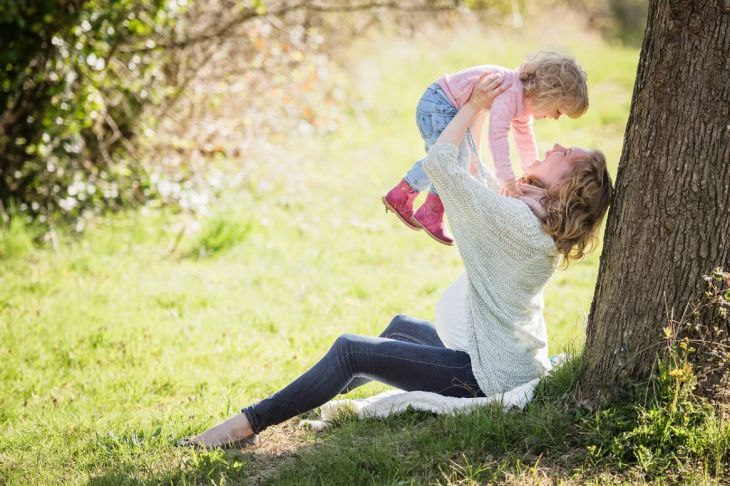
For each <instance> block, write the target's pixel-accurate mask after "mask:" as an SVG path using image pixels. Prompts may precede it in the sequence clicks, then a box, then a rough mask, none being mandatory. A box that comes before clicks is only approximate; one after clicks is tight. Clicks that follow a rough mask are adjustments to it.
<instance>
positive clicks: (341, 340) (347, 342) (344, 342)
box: [332, 334, 359, 354]
mask: <svg viewBox="0 0 730 486" xmlns="http://www.w3.org/2000/svg"><path fill="white" fill-rule="evenodd" d="M358 338H359V336H357V335H356V334H341V335H340V336H338V337H337V339H335V342H334V343H333V344H332V351H334V352H336V353H338V354H347V352H348V351H349V350H350V349H352V347H353V344H355V343H356V342H357V341H358Z"/></svg>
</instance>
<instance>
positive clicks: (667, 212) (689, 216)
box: [579, 0, 730, 405]
mask: <svg viewBox="0 0 730 486" xmlns="http://www.w3.org/2000/svg"><path fill="white" fill-rule="evenodd" d="M729 142H730V0H700V1H691V2H687V1H680V0H651V2H650V5H649V16H648V19H647V27H646V32H645V35H644V42H643V45H642V49H641V56H640V59H639V67H638V72H637V77H636V84H635V86H634V93H633V98H632V102H631V112H630V116H629V121H628V124H627V126H626V133H625V135H624V146H623V152H622V155H621V159H620V161H619V168H618V176H617V178H616V197H615V199H614V201H613V204H612V207H611V210H610V211H609V216H608V221H607V224H606V231H605V239H604V249H603V254H602V255H601V263H600V269H599V277H598V281H597V284H596V290H595V295H594V300H593V304H592V305H591V311H590V315H589V319H588V329H587V336H586V346H585V353H584V361H583V369H582V374H581V379H580V382H579V396H580V397H581V398H582V399H583V400H585V401H586V402H587V403H590V404H593V405H596V404H598V403H600V402H601V401H604V400H614V399H620V398H621V395H622V392H624V391H626V387H627V386H628V385H629V383H632V382H637V381H638V382H641V381H644V380H646V379H647V378H648V377H649V376H650V373H651V370H652V367H653V363H654V360H655V357H656V355H657V351H658V349H659V344H660V342H661V330H662V329H663V327H664V326H666V325H667V322H668V316H673V317H674V319H677V318H679V316H680V315H681V313H682V312H683V310H684V309H685V308H686V305H687V303H688V301H690V299H692V298H693V297H697V296H698V295H699V294H698V293H699V292H701V289H702V288H703V286H704V283H703V282H702V280H701V277H702V275H705V274H708V273H710V272H711V271H712V269H713V268H715V267H718V266H724V267H726V268H727V267H728V266H730V249H729V248H728V247H729V243H730V148H729V145H730V144H729Z"/></svg>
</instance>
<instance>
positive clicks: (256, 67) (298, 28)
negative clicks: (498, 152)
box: [0, 0, 646, 230]
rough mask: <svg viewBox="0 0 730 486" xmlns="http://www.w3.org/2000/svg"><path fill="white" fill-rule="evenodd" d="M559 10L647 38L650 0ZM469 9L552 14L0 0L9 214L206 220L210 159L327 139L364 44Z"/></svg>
mask: <svg viewBox="0 0 730 486" xmlns="http://www.w3.org/2000/svg"><path fill="white" fill-rule="evenodd" d="M553 3H554V4H562V5H568V6H569V7H570V8H572V9H575V10H577V11H580V12H582V13H583V15H584V16H586V18H587V19H588V20H589V22H590V23H591V24H592V25H595V26H598V27H600V28H601V29H603V30H604V31H605V32H607V33H610V34H611V35H617V36H619V37H621V38H626V39H631V38H634V39H635V38H636V35H635V34H636V31H637V25H640V26H641V27H638V31H639V32H640V29H641V28H642V27H643V19H642V15H641V11H642V9H645V8H646V6H645V2H644V1H640V0H556V1H555V2H553ZM463 8H469V9H472V10H473V12H474V14H475V15H477V16H478V17H479V16H481V17H480V18H481V19H483V21H484V22H485V23H490V24H492V25H495V24H497V25H499V24H502V23H504V24H509V23H511V24H513V25H519V24H520V23H521V22H522V15H523V14H528V15H533V14H535V12H536V11H538V9H541V8H545V5H543V4H542V3H541V4H540V5H537V4H535V3H532V2H526V1H523V2H518V1H516V0H512V1H508V0H468V1H466V2H463V3H462V2H460V1H459V0H413V1H411V2H388V1H378V0H373V1H363V2H355V1H345V0H332V1H330V2H305V1H302V2H285V1H276V0H268V1H262V0H212V1H210V2H189V1H188V0H121V1H118V0H58V1H50V0H45V1H44V0H19V1H16V0H1V1H0V45H1V46H2V47H3V48H2V49H0V67H1V68H2V69H0V73H1V74H0V110H2V112H1V113H0V217H2V219H3V220H4V222H5V223H6V224H7V223H8V221H9V218H10V215H11V214H22V215H25V217H26V219H27V220H31V219H33V220H37V221H40V222H41V223H46V224H47V223H53V222H55V221H59V220H66V221H70V222H73V223H75V227H76V229H78V230H81V229H83V228H84V226H85V224H86V221H88V219H89V217H90V216H91V215H93V214H95V213H100V212H102V211H104V210H107V209H120V208H122V207H126V206H133V205H137V204H141V203H146V204H169V203H172V204H173V205H175V206H177V207H179V208H182V209H186V210H193V211H199V210H201V209H204V208H205V205H206V204H207V202H208V201H209V200H210V198H211V196H214V195H215V194H216V193H218V191H219V190H220V189H221V187H222V185H223V184H224V182H225V180H224V178H223V177H222V174H221V173H220V172H219V171H218V170H217V168H216V167H214V166H213V165H211V164H210V160H211V159H215V158H216V157H221V156H223V157H224V158H230V157H239V158H244V159H245V158H246V156H247V153H248V152H250V151H253V150H262V148H261V147H262V145H265V144H266V143H280V142H281V140H282V139H283V138H285V137H289V136H291V134H292V133H294V132H296V133H309V134H315V133H316V134H323V133H327V132H329V131H331V130H333V129H334V128H336V127H337V125H338V123H339V121H340V120H341V118H342V116H343V115H346V114H347V112H348V110H353V109H354V110H357V107H358V103H359V102H358V100H357V97H355V98H352V97H348V96H347V95H346V94H345V92H346V90H345V89H343V86H342V82H341V78H338V77H337V74H336V72H337V69H336V68H335V66H336V65H338V64H341V63H342V61H343V57H345V56H346V54H345V53H346V49H347V47H348V46H349V45H351V43H352V41H353V40H354V39H358V38H360V37H362V36H363V34H364V33H365V32H366V31H371V30H377V31H379V32H381V33H382V34H384V35H385V34H387V33H389V32H390V33H393V32H398V34H399V35H403V34H406V35H411V34H412V33H413V32H415V31H416V30H417V29H419V28H421V27H422V26H423V25H425V24H427V23H428V22H438V23H441V24H442V25H448V24H449V23H453V22H458V18H459V15H460V12H461V11H462V9H463ZM353 13H356V14H357V15H354V14H353ZM414 14H416V15H414ZM537 14H538V15H539V12H538V13H537ZM637 20H638V22H639V24H637ZM632 32H633V33H632Z"/></svg>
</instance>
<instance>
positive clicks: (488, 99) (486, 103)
mask: <svg viewBox="0 0 730 486" xmlns="http://www.w3.org/2000/svg"><path fill="white" fill-rule="evenodd" d="M510 86H512V83H505V82H504V76H502V75H501V74H495V73H484V74H482V76H481V77H480V78H479V81H477V82H476V83H475V84H474V86H473V87H472V89H471V95H469V100H468V101H467V103H469V104H470V105H472V106H473V107H475V108H476V109H477V110H488V109H490V108H491V107H492V102H493V101H494V98H496V97H497V95H499V94H502V93H504V92H505V91H506V90H507V89H508V88H509V87H510Z"/></svg>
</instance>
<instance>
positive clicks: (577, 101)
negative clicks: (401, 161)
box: [383, 52, 588, 245]
mask: <svg viewBox="0 0 730 486" xmlns="http://www.w3.org/2000/svg"><path fill="white" fill-rule="evenodd" d="M485 73H495V74H499V75H501V76H502V77H503V82H505V83H511V86H510V88H509V89H507V91H505V92H504V93H502V94H500V95H499V96H497V97H496V98H495V100H494V103H493V104H492V108H491V110H490V111H489V148H490V151H491V153H492V160H493V161H494V169H495V176H496V177H497V179H498V180H499V181H500V183H501V184H502V194H504V195H507V196H517V195H520V194H521V192H520V189H519V187H518V186H517V181H516V178H515V174H514V172H513V171H512V162H511V161H510V158H509V142H508V140H507V133H508V132H509V131H510V128H512V129H513V130H514V138H515V142H516V145H517V151H518V153H519V155H520V161H521V162H522V167H523V168H524V167H526V166H527V165H529V164H531V163H532V162H534V161H535V160H536V158H537V144H536V142H535V134H534V132H533V131H532V119H533V118H535V119H538V120H539V119H543V118H553V119H555V120H557V119H558V118H560V117H561V116H562V115H567V116H569V117H571V118H578V117H579V116H581V115H582V114H583V113H585V111H586V110H587V109H588V87H587V85H586V74H585V72H584V71H583V69H581V67H580V66H579V65H578V64H577V63H576V62H575V60H573V59H572V58H570V57H567V56H564V55H562V54H557V53H554V52H538V53H536V54H534V55H531V56H529V57H528V58H527V59H526V60H525V62H524V63H523V64H522V65H521V66H520V67H519V68H518V69H517V70H512V69H508V68H505V67H501V66H495V65H489V64H485V65H482V66H475V67H471V68H468V69H465V70H463V71H459V72H457V73H455V74H445V75H443V76H441V77H440V78H439V79H438V80H437V81H436V82H435V83H433V84H432V85H431V86H429V87H428V88H426V91H425V93H424V94H423V96H421V99H420V101H419V102H418V106H417V107H416V123H417V124H418V129H419V130H420V132H421V137H422V138H423V141H424V142H425V148H426V151H428V149H429V147H430V146H431V145H433V144H434V143H435V142H436V139H437V138H438V136H439V135H440V134H441V132H442V131H444V129H445V128H446V125H448V124H449V122H450V121H451V119H452V118H454V116H456V113H457V111H458V110H459V108H461V107H462V106H463V105H464V104H465V103H466V102H467V101H468V100H469V97H470V96H471V92H472V88H473V87H474V84H475V83H476V82H477V81H478V80H479V79H480V78H481V77H482V76H483V75H484V74H485ZM485 116H486V113H485V112H482V113H480V114H479V116H478V117H477V118H475V121H474V122H473V124H472V126H471V127H470V128H469V130H467V134H466V136H465V137H464V140H463V141H462V143H461V145H460V147H459V159H460V161H461V162H462V163H464V164H467V163H468V162H469V160H470V159H471V157H472V156H473V157H476V158H477V160H478V158H479V153H480V148H481V132H482V125H483V123H484V118H485ZM470 147H471V148H470ZM474 152H476V153H474ZM423 160H424V159H421V160H419V161H418V162H416V163H415V164H414V165H413V167H411V169H410V170H409V171H408V173H407V174H406V175H405V177H404V178H403V179H402V180H401V181H400V183H398V185H397V186H395V187H394V188H393V189H391V190H390V191H389V192H388V193H387V194H386V195H385V196H384V197H383V204H385V208H386V211H387V210H390V211H393V212H394V213H395V214H396V215H397V216H398V218H400V220H401V221H402V222H403V223H405V225H406V226H408V227H409V228H411V229H415V230H418V229H423V230H424V231H425V232H426V233H427V234H428V235H429V236H431V237H432V238H433V239H435V240H436V241H438V242H440V243H443V244H444V245H453V243H454V240H453V238H452V237H451V235H450V234H449V233H448V230H446V228H445V227H444V222H443V219H444V206H443V204H441V199H440V198H439V196H438V194H437V192H436V190H435V189H434V187H433V186H432V185H431V182H430V181H429V179H428V176H426V173H425V172H424V171H423ZM477 163H478V162H477ZM429 188H430V189H429ZM426 189H429V193H428V196H427V197H426V201H425V202H424V203H423V205H422V206H421V207H420V208H419V209H418V211H416V213H415V214H414V213H413V201H414V200H415V199H416V197H417V196H418V193H419V192H421V191H425V190H426Z"/></svg>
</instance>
